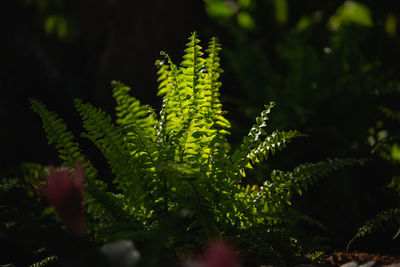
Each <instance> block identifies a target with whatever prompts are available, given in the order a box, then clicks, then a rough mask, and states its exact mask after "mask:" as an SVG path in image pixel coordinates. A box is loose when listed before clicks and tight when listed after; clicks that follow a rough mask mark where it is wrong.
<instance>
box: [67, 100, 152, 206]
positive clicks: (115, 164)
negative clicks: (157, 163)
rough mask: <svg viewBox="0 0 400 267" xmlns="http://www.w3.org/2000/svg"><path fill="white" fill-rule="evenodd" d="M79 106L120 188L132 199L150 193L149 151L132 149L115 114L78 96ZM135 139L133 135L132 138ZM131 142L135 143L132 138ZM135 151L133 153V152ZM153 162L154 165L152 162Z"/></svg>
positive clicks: (90, 136)
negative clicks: (114, 119)
mask: <svg viewBox="0 0 400 267" xmlns="http://www.w3.org/2000/svg"><path fill="white" fill-rule="evenodd" d="M74 102H75V107H76V109H77V111H78V112H79V114H80V115H81V117H82V120H83V127H84V128H85V129H86V131H87V133H86V134H84V136H85V137H87V138H89V139H90V140H91V141H92V142H93V143H94V144H95V145H96V146H97V148H98V149H99V150H100V151H101V152H102V154H103V155H104V157H105V158H106V159H107V162H108V164H109V165H110V167H111V170H112V172H113V173H114V175H115V176H116V178H115V179H114V182H115V183H116V184H117V188H118V189H120V190H122V191H123V192H124V193H125V196H127V197H128V198H131V199H136V200H137V199H139V198H140V197H141V196H143V195H146V194H148V193H147V192H146V182H147V181H146V179H147V178H149V177H148V176H149V173H148V172H145V170H146V169H148V166H147V164H148V163H149V157H150V156H151V155H149V154H147V153H146V152H145V151H140V150H134V151H131V149H130V147H131V146H129V142H128V140H127V138H126V137H125V136H124V135H123V132H122V129H121V128H119V127H116V126H115V125H114V124H113V123H112V122H111V117H110V116H109V115H107V114H106V113H105V112H104V111H102V110H101V109H98V108H95V107H93V106H92V105H91V104H88V103H86V104H83V103H82V101H81V100H78V99H76V100H75V101H74ZM131 139H132V138H131ZM130 142H134V141H132V140H130ZM132 153H133V154H132ZM150 164H152V163H151V162H150Z"/></svg>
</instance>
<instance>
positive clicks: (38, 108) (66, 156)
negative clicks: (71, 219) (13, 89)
mask: <svg viewBox="0 0 400 267" xmlns="http://www.w3.org/2000/svg"><path fill="white" fill-rule="evenodd" d="M30 103H31V108H32V110H34V111H35V112H36V113H38V114H39V115H40V117H41V119H42V123H43V128H44V130H45V133H46V135H47V139H48V140H49V144H52V143H55V147H56V149H57V150H58V152H59V156H60V158H61V159H62V160H63V161H64V164H65V165H66V166H69V167H71V168H72V167H73V166H74V162H75V161H76V160H78V161H81V162H82V165H83V167H84V169H85V175H86V179H85V190H86V194H85V202H86V206H87V211H88V212H89V214H91V216H92V217H93V218H95V219H97V220H100V222H101V223H103V224H104V225H107V224H109V223H110V219H111V218H113V219H111V220H115V219H117V218H122V217H125V216H126V215H125V212H124V211H123V206H122V205H121V203H119V201H116V199H115V198H114V197H113V194H112V193H110V192H107V191H106V190H107V186H106V184H105V183H104V182H103V181H101V180H99V179H96V177H97V171H96V169H95V168H94V167H93V166H92V165H91V163H90V162H89V161H87V160H86V159H85V157H84V156H83V155H82V154H81V149H80V148H79V146H78V143H76V142H75V141H74V137H73V134H72V133H71V132H70V131H68V130H67V126H66V124H65V123H64V122H63V121H62V119H60V118H58V117H57V115H56V114H55V113H54V112H51V111H48V110H47V109H46V107H45V106H44V105H43V104H42V103H41V102H40V101H38V100H33V99H31V100H30Z"/></svg>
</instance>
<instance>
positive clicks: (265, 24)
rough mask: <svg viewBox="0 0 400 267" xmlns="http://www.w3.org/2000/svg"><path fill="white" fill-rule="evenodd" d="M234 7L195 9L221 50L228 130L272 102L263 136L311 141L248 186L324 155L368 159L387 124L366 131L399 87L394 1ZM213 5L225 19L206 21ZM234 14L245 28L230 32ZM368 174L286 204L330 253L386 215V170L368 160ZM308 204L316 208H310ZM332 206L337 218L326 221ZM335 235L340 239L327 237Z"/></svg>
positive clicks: (284, 1) (270, 1)
mask: <svg viewBox="0 0 400 267" xmlns="http://www.w3.org/2000/svg"><path fill="white" fill-rule="evenodd" d="M244 2H246V5H243V4H242V1H217V0H214V1H213V0H207V1H206V0H205V1H204V3H205V8H206V11H207V12H208V14H209V15H210V17H212V18H213V19H214V21H215V22H216V25H217V26H216V27H215V29H216V30H214V31H215V32H217V34H218V35H219V36H220V39H221V40H222V43H223V44H224V50H223V51H224V52H223V57H224V58H225V60H224V62H225V65H226V67H225V73H224V76H223V79H224V84H225V85H226V86H225V88H229V89H230V91H229V97H226V98H225V99H224V103H225V104H226V105H228V106H229V108H228V110H230V111H231V113H230V114H229V115H230V116H231V118H232V120H231V121H232V131H233V132H234V131H237V132H240V133H241V132H242V131H243V130H242V129H243V128H245V126H246V125H249V123H250V119H249V118H251V117H253V116H255V115H256V114H257V113H258V112H259V110H260V109H261V107H262V103H263V102H265V101H266V100H268V101H269V100H272V101H274V102H276V103H278V106H277V108H276V110H275V116H274V118H273V119H272V120H271V122H270V125H271V127H273V128H276V129H282V128H295V129H298V130H299V131H301V132H303V133H305V134H307V135H308V136H310V137H311V138H310V139H309V140H312V141H310V142H308V141H307V140H305V141H304V142H303V143H299V144H298V145H296V147H295V148H294V149H295V151H293V153H292V154H291V156H289V157H288V156H287V155H285V157H282V158H279V156H278V157H277V158H276V159H275V160H273V161H270V162H269V163H268V164H266V165H265V166H264V167H262V168H263V171H260V172H253V173H251V174H250V175H249V176H250V177H249V179H250V180H251V179H253V181H254V182H259V181H261V180H262V179H261V177H262V175H263V172H268V171H269V170H270V169H271V168H274V167H276V166H279V167H283V166H293V165H295V164H296V163H297V162H298V161H299V160H304V159H306V160H319V159H321V158H323V157H326V156H327V154H328V153H329V154H330V155H332V154H333V155H335V156H343V155H357V156H363V157H370V156H371V154H370V151H371V142H376V141H377V140H378V139H379V140H381V139H382V138H383V137H384V136H385V134H387V132H388V131H387V129H388V127H390V126H391V125H392V124H391V123H390V122H387V121H385V122H384V124H383V125H376V124H377V123H378V122H379V121H381V122H382V123H383V121H382V119H381V118H380V114H379V112H377V106H378V105H384V106H394V105H396V103H397V101H396V98H394V97H391V96H389V95H388V93H389V92H396V91H398V90H399V88H400V82H399V81H400V80H399V77H400V75H399V74H400V73H399V69H398V67H397V62H398V61H399V60H400V49H399V43H400V39H399V37H398V34H397V28H398V27H397V24H398V17H399V15H400V10H399V9H398V8H397V6H396V5H394V2H393V1H382V2H374V1H361V0H360V1H350V0H347V1H339V0H324V1H295V0H259V1H257V0H250V1H244ZM214 4H215V5H218V6H220V7H221V8H222V7H223V8H225V9H229V10H230V12H229V13H226V14H225V15H224V16H219V15H218V13H212V12H211V11H210V10H209V7H211V6H212V5H214ZM233 7H234V8H233ZM241 12H246V13H247V14H248V15H249V16H250V17H251V21H253V25H254V26H252V27H251V29H250V28H246V27H243V25H242V24H240V23H239V17H240V15H239V14H240V13H241ZM243 114H244V115H243ZM378 124H379V123H378ZM371 126H374V127H372V128H374V131H375V132H373V133H372V132H371ZM375 126H380V128H379V127H375ZM394 129H396V128H394ZM234 141H235V140H234ZM396 151H397V150H396V147H395V146H392V147H391V150H390V151H388V155H389V156H390V157H392V154H393V155H397V154H396ZM304 152H305V153H304ZM368 165H369V166H367V167H366V168H364V169H358V170H349V171H344V172H341V173H340V175H338V176H337V177H335V179H332V180H330V181H329V182H327V183H325V184H324V185H321V186H320V187H318V189H316V190H315V191H313V192H311V193H312V195H311V196H310V197H309V198H307V197H306V198H303V199H301V200H300V199H299V200H297V201H296V203H295V205H298V207H301V210H303V211H304V212H305V213H306V214H309V215H311V216H318V217H319V218H320V220H321V221H322V222H324V223H326V225H327V227H328V228H329V230H330V232H331V234H330V237H331V238H332V242H331V244H332V245H333V246H341V247H344V246H345V244H346V243H347V240H348V239H350V238H351V235H352V233H351V231H349V230H346V229H349V228H352V227H356V226H357V225H359V224H360V223H361V222H362V221H365V217H368V216H373V215H374V214H376V213H377V212H378V211H379V210H381V209H382V207H385V206H390V207H391V206H393V203H394V202H393V196H392V195H391V194H388V193H387V192H383V191H381V188H382V187H385V185H386V184H387V183H388V182H390V180H388V179H389V177H390V176H391V173H392V170H391V169H390V167H389V166H388V165H387V163H385V162H382V161H380V160H377V159H376V158H374V161H372V162H371V163H370V164H368ZM376 177H386V178H383V179H376ZM315 199H320V201H319V205H315ZM366 203H368V204H367V207H366V206H365V205H366ZM338 207H340V209H341V211H340V214H341V216H340V219H339V217H338V216H334V215H333V214H332V211H333V210H337V209H338ZM350 225H351V227H349V226H350ZM343 229H345V230H344V231H343ZM338 231H341V232H342V235H336V234H333V233H335V232H338ZM345 236H348V239H347V240H346V238H345Z"/></svg>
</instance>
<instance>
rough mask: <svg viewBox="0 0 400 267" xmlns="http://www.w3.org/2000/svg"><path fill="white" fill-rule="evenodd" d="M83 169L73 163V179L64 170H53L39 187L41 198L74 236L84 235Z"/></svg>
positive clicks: (78, 164) (77, 163)
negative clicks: (42, 197) (44, 199)
mask: <svg viewBox="0 0 400 267" xmlns="http://www.w3.org/2000/svg"><path fill="white" fill-rule="evenodd" d="M83 175H84V174H83V169H82V166H81V164H80V163H79V162H76V163H75V177H74V178H72V177H71V174H70V173H69V171H68V170H66V169H53V170H51V171H50V175H49V176H47V177H46V180H47V184H46V185H40V186H39V190H40V192H41V193H42V194H43V196H44V197H45V198H46V199H47V200H48V201H49V202H50V203H51V204H52V205H53V206H54V207H55V209H56V211H57V213H58V215H59V216H60V219H61V220H62V221H63V223H64V224H65V226H66V227H67V229H68V230H69V231H70V232H71V233H73V234H76V235H83V234H84V231H85V230H84V223H83V211H82V200H83V179H84V177H83Z"/></svg>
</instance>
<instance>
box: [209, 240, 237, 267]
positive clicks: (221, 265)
mask: <svg viewBox="0 0 400 267" xmlns="http://www.w3.org/2000/svg"><path fill="white" fill-rule="evenodd" d="M203 266H204V267H237V266H239V263H238V259H237V256H236V253H235V250H234V249H233V247H232V246H231V245H229V244H228V243H226V242H224V241H215V242H213V243H211V245H210V247H209V248H208V250H207V252H206V254H205V256H204V259H203Z"/></svg>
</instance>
